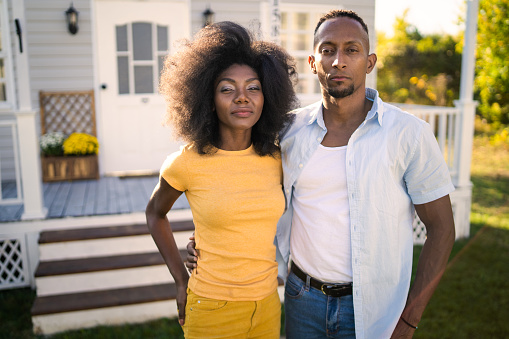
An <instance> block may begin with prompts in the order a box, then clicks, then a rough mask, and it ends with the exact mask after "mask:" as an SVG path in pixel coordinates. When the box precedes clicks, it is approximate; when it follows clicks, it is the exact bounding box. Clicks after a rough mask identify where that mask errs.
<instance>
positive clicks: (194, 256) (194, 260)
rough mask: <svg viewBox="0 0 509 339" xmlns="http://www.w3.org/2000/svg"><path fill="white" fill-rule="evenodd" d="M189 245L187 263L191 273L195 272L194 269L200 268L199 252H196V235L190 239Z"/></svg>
mask: <svg viewBox="0 0 509 339" xmlns="http://www.w3.org/2000/svg"><path fill="white" fill-rule="evenodd" d="M189 240H190V241H189V243H188V244H187V247H186V248H187V261H186V267H187V270H188V271H189V273H192V272H193V269H195V268H197V267H198V252H197V251H196V242H195V241H194V240H195V239H194V233H193V235H192V236H190V237H189Z"/></svg>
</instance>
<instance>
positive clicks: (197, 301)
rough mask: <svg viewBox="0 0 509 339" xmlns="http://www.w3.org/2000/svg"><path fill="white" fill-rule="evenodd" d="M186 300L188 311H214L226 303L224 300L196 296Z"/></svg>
mask: <svg viewBox="0 0 509 339" xmlns="http://www.w3.org/2000/svg"><path fill="white" fill-rule="evenodd" d="M188 302H189V309H190V311H216V310H219V309H221V308H223V307H225V306H226V304H227V303H228V302H227V301H225V300H217V299H210V298H204V297H198V296H196V298H194V299H193V300H191V301H188Z"/></svg>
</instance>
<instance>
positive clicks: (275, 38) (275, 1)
mask: <svg viewBox="0 0 509 339" xmlns="http://www.w3.org/2000/svg"><path fill="white" fill-rule="evenodd" d="M280 30H281V11H280V10H279V0H270V40H271V41H272V42H274V43H276V44H278V45H280V44H281V37H280V34H279V31H280Z"/></svg>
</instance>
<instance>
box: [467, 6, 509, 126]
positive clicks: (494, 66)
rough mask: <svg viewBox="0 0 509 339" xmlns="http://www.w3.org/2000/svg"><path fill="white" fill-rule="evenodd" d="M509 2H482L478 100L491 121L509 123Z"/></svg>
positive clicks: (478, 40)
mask: <svg viewBox="0 0 509 339" xmlns="http://www.w3.org/2000/svg"><path fill="white" fill-rule="evenodd" d="M508 10H509V1H507V0H481V1H480V3H479V21H478V32H477V44H478V45H477V59H476V77H475V82H474V84H475V99H476V100H478V101H479V106H478V112H479V114H480V115H481V116H482V117H483V118H485V119H487V120H488V121H489V122H495V123H502V124H508V123H509V63H508V60H509V16H508Z"/></svg>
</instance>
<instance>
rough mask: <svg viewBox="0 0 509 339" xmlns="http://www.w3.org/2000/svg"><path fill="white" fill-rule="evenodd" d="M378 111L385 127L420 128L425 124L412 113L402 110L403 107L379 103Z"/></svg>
mask: <svg viewBox="0 0 509 339" xmlns="http://www.w3.org/2000/svg"><path fill="white" fill-rule="evenodd" d="M379 105H380V106H381V108H380V107H379V109H381V110H382V112H383V124H384V125H386V126H387V127H395V128H398V127H406V128H422V126H423V124H426V122H425V121H424V120H422V119H420V118H419V117H417V116H415V115H414V114H412V113H409V112H407V111H405V110H404V106H403V107H399V106H396V105H397V104H396V105H395V104H391V103H387V102H383V101H382V100H380V101H379Z"/></svg>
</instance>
